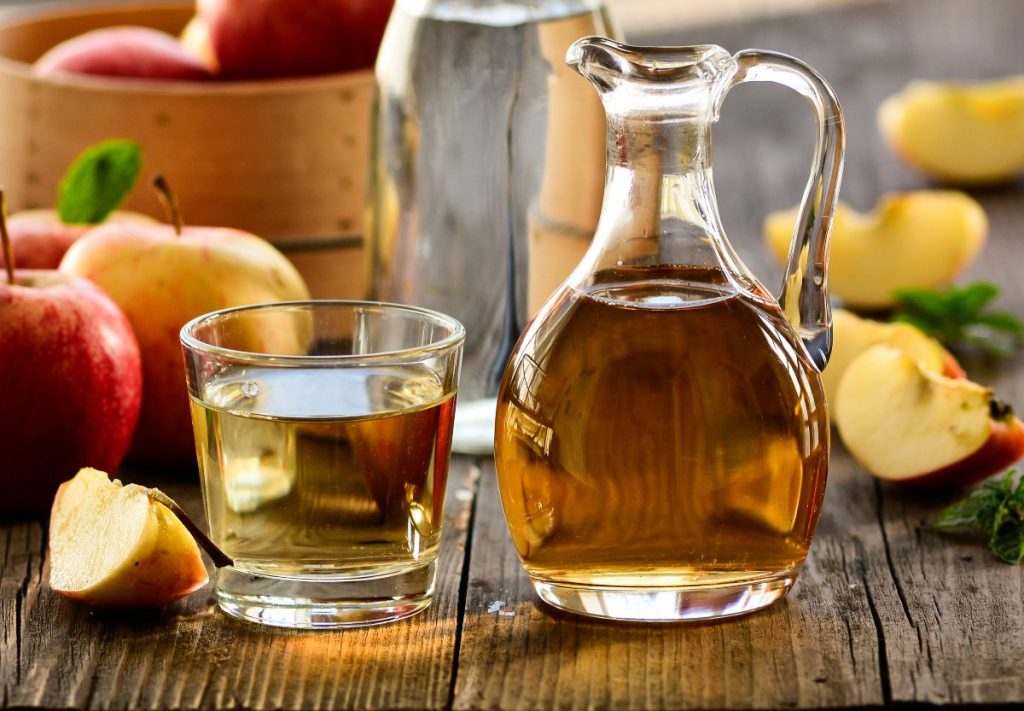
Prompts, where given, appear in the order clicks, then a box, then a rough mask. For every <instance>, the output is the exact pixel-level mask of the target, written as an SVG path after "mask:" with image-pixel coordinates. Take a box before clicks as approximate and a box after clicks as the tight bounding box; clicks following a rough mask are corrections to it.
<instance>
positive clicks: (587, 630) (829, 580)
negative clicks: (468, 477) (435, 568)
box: [454, 467, 898, 709]
mask: <svg viewBox="0 0 1024 711" xmlns="http://www.w3.org/2000/svg"><path fill="white" fill-rule="evenodd" d="M860 476H861V475H860V474H859V473H855V472H840V476H838V477H836V478H835V479H836V480H833V481H832V482H831V483H830V488H829V492H828V497H829V502H828V505H827V507H826V509H825V511H826V513H825V515H824V518H823V521H822V524H821V527H820V529H819V535H818V540H817V541H816V542H815V544H814V554H813V555H812V557H811V559H810V560H809V561H808V563H807V565H806V567H805V569H804V572H803V575H802V577H801V579H800V582H799V583H798V584H797V587H796V589H795V590H794V593H793V594H792V595H791V596H790V598H789V599H788V600H787V601H786V602H784V603H782V604H780V605H777V606H775V607H774V608H772V609H770V610H768V611H767V612H764V613H762V614H758V615H753V616H750V617H747V618H744V619H741V620H737V621H733V622H726V623H719V624H703V625H634V624H612V623H604V622H601V621H594V620H587V619H584V618H575V617H573V616H571V615H566V614H562V613H560V612H556V611H554V610H552V609H551V608H548V607H546V606H544V605H543V604H542V603H541V602H540V601H539V600H538V599H537V598H536V596H535V595H534V593H533V589H532V587H531V586H530V584H529V581H528V579H527V578H526V575H525V573H523V572H522V570H521V568H520V565H519V561H518V559H517V558H516V555H515V551H514V550H513V549H512V546H511V543H510V541H509V537H508V534H507V532H506V531H505V524H504V520H503V518H502V514H501V505H500V501H499V499H498V494H497V487H496V482H495V478H494V472H493V468H492V467H487V468H485V470H484V473H483V475H482V477H481V486H480V493H479V496H478V501H477V516H476V521H477V523H476V526H475V527H474V532H473V544H472V560H471V565H470V576H469V586H468V589H467V599H466V613H465V614H466V617H465V622H464V625H463V637H462V645H461V650H460V654H459V675H458V679H457V681H456V695H455V703H454V707H455V708H457V709H478V708H503V709H504V708H508V709H529V708H559V709H563V708H564V709H570V708H620V707H624V706H628V707H630V708H650V709H676V708H743V709H747V708H776V707H779V706H787V707H788V706H800V707H808V708H813V707H826V706H832V707H847V706H870V705H880V704H881V703H882V702H883V693H882V683H881V677H880V669H879V665H878V661H879V660H878V655H877V651H876V650H877V631H876V628H875V625H874V623H873V613H872V609H871V603H870V602H869V600H868V599H867V596H866V593H865V590H866V582H865V577H866V576H869V575H871V571H869V566H868V564H867V561H868V560H869V557H868V556H866V555H862V554H861V552H860V551H861V550H864V549H869V548H877V547H878V546H879V545H880V544H881V540H880V537H879V535H878V528H877V520H876V518H875V511H874V508H873V507H872V506H871V502H870V501H869V502H864V501H862V500H860V497H858V496H857V494H858V493H859V490H860V488H861V486H862V484H863V482H862V481H861V478H860ZM846 502H849V503H850V505H848V506H847V505H845V504H846ZM850 541H854V542H855V543H854V544H852V545H851V543H850ZM882 572H883V573H884V574H885V575H886V576H887V575H888V573H887V571H884V570H883V571H882ZM896 604H898V602H897V603H896Z"/></svg>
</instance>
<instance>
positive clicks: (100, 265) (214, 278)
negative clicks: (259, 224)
mask: <svg viewBox="0 0 1024 711" xmlns="http://www.w3.org/2000/svg"><path fill="white" fill-rule="evenodd" d="M168 202H174V201H173V197H168ZM175 204H176V203H175ZM173 221H174V222H175V225H174V226H171V225H162V224H152V225H145V224H132V225H129V224H106V225H100V226H99V227H97V228H96V229H94V230H92V231H90V232H89V233H88V234H87V235H86V236H85V237H83V238H82V239H80V240H79V241H78V242H76V243H75V244H74V245H72V247H71V249H70V250H68V253H67V254H66V255H65V256H64V261H62V262H61V265H60V269H61V271H62V272H66V273H68V274H75V275H77V276H81V277H85V278H87V279H89V280H90V281H92V282H94V283H96V284H98V285H99V286H100V287H101V288H102V289H103V290H104V291H105V292H106V293H107V294H109V295H110V297H111V298H112V299H113V300H114V302H115V303H116V304H118V306H120V307H121V309H123V310H124V313H125V314H126V315H127V316H128V320H129V321H130V322H131V325H132V328H133V329H134V331H135V335H136V338H138V342H139V349H140V351H141V352H142V369H143V382H144V388H143V401H142V412H141V414H140V416H139V425H138V427H137V428H136V433H135V439H134V441H133V443H132V448H131V457H132V459H135V460H138V461H143V462H147V463H150V464H157V465H161V466H169V467H183V466H188V467H189V469H190V470H191V469H194V467H195V463H196V459H195V441H194V439H193V435H192V418H191V415H190V412H189V406H188V402H189V400H188V389H187V387H186V384H185V367H184V362H183V359H182V354H181V344H180V340H179V333H180V331H181V329H182V327H183V326H184V325H185V324H186V323H187V322H188V321H190V320H192V319H193V318H195V317H196V316H201V315H202V314H205V313H208V312H210V311H216V310H218V309H224V308H228V307H231V306H246V305H248V304H258V303H265V302H270V301H294V300H301V299H308V298H309V290H308V289H307V288H306V284H305V282H304V281H303V280H302V277H301V276H300V275H299V273H298V271H297V270H296V269H295V267H294V266H292V263H291V262H289V261H288V258H287V257H285V256H284V255H283V254H281V253H280V252H278V251H277V250H276V249H274V247H273V246H271V245H270V243H269V242H266V241H264V240H262V239H260V238H259V237H257V236H256V235H252V234H249V233H248V232H242V231H240V230H233V229H227V228H218V227H183V226H182V225H181V224H180V221H181V218H180V214H178V213H177V212H175V214H174V217H173Z"/></svg>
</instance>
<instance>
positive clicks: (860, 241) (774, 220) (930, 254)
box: [764, 190, 988, 309]
mask: <svg viewBox="0 0 1024 711" xmlns="http://www.w3.org/2000/svg"><path fill="white" fill-rule="evenodd" d="M796 219H797V211H796V210H787V211H784V212H776V213H773V214H771V215H769V216H768V218H767V219H766V220H765V224H764V232H765V238H766V240H767V241H768V245H769V246H770V247H771V249H772V251H773V252H774V253H775V256H776V257H778V259H779V261H780V262H782V263H785V261H786V259H787V258H788V255H789V243H790V239H791V237H792V235H793V225H794V224H795V222H796ZM987 234H988V220H987V218H986V217H985V211H984V210H983V209H982V207H981V205H979V204H978V203H977V201H975V200H974V199H973V198H971V197H970V196H968V195H965V194H964V193H961V192H956V191H945V190H925V191H918V192H911V193H902V194H892V195H888V196H886V197H884V198H883V199H882V200H881V201H880V202H879V204H878V206H877V207H876V208H875V210H874V212H872V213H871V214H868V215H862V214H859V213H857V212H855V211H854V210H852V209H850V208H849V207H847V206H846V205H843V204H840V205H839V206H838V207H837V208H836V215H835V222H834V223H833V228H832V255H831V258H830V265H831V271H830V275H829V287H830V288H831V289H832V292H833V293H834V294H835V295H836V296H838V297H839V298H841V299H842V300H843V301H844V302H845V303H846V304H847V305H848V306H851V307H861V308H867V309H881V308H888V307H890V306H893V305H894V303H895V300H894V299H893V292H894V291H895V290H897V289H902V288H907V287H921V288H925V289H935V288H940V287H943V286H946V285H947V284H949V283H950V282H952V281H953V278H954V277H956V276H957V274H959V273H960V272H962V271H963V270H964V269H965V268H966V267H967V266H968V265H969V264H970V263H971V261H973V260H974V258H975V257H976V256H977V254H978V252H979V251H980V250H981V247H982V245H984V243H985V238H986V236H987Z"/></svg>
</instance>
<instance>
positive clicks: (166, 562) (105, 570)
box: [50, 468, 230, 608]
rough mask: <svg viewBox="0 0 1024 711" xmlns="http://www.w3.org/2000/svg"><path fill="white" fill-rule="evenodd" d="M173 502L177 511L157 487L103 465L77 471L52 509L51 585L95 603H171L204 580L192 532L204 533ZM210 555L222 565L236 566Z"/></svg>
mask: <svg viewBox="0 0 1024 711" xmlns="http://www.w3.org/2000/svg"><path fill="white" fill-rule="evenodd" d="M161 502H164V503H161ZM168 506H170V507H171V508H175V509H177V505H176V504H174V502H173V501H171V500H170V499H168V498H167V497H166V495H164V494H162V493H161V492H158V491H156V490H153V489H146V488H145V487H142V486H138V485H136V484H129V485H127V486H123V485H122V484H121V482H120V481H117V480H115V481H111V480H110V478H109V477H108V476H107V475H106V474H104V473H103V472H101V471H99V470H97V469H88V468H86V469H82V470H81V471H79V472H78V474H76V475H75V477H74V478H73V479H71V480H70V481H66V482H64V483H63V484H62V485H61V486H60V489H58V491H57V496H56V498H55V499H54V502H53V509H52V511H51V513H50V587H51V589H53V590H54V591H55V592H57V593H59V594H61V595H64V596H66V597H69V598H72V599H75V600H79V601H81V602H84V603H86V604H88V605H93V606H96V607H112V608H113V607H117V608H135V607H152V606H157V605H165V604H167V603H170V602H173V601H175V600H177V599H179V598H182V597H185V596H186V595H189V594H190V593H192V592H195V591H196V590H198V589H199V588H201V587H203V586H204V585H206V583H207V581H208V576H207V573H206V566H205V565H204V564H203V560H202V556H201V555H200V552H199V547H198V545H197V544H196V540H195V538H193V536H192V533H190V530H192V531H194V532H197V533H198V531H197V530H196V529H195V528H194V526H195V524H192V523H191V522H190V521H187V517H186V518H185V519H181V518H179V517H181V516H183V515H184V514H183V513H182V512H180V509H178V510H177V511H175V512H172V511H171V508H168ZM200 536H201V540H203V541H204V545H209V546H212V545H213V544H212V543H209V541H208V540H207V539H206V538H205V536H202V535H201V533H200ZM212 553H213V555H214V556H216V557H215V562H216V563H217V564H218V565H224V564H230V560H229V559H227V558H226V556H224V555H223V553H220V552H219V551H216V549H215V548H214V549H213V550H212Z"/></svg>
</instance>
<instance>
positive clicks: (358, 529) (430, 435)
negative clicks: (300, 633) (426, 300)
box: [181, 301, 465, 628]
mask: <svg viewBox="0 0 1024 711" xmlns="http://www.w3.org/2000/svg"><path fill="white" fill-rule="evenodd" d="M181 333H182V335H181V341H182V346H183V348H184V351H185V366H186V368H185V372H186V378H187V380H188V390H189V397H190V400H191V408H192V425H193V430H194V432H195V440H196V454H197V458H198V461H199V473H200V478H201V481H202V488H203V503H204V504H205V508H206V520H207V523H208V524H209V531H210V538H211V539H212V540H213V541H214V542H215V543H216V544H217V545H218V546H219V547H220V548H221V550H223V551H224V552H225V553H226V554H227V555H228V556H229V557H230V558H231V559H232V561H233V563H232V564H231V565H230V566H226V567H222V568H219V569H218V570H217V577H216V584H217V602H218V604H219V606H220V608H221V609H222V610H223V611H224V612H226V613H228V614H229V615H232V616H235V617H240V618H242V619H246V620H250V621H252V622H259V623H262V624H268V625H276V626H280V627H299V628H339V627H357V626H364V625H373V624H381V623H384V622H391V621H393V620H398V619H402V618H404V617H409V616H410V615H414V614H416V613H417V612H419V611H421V610H423V609H425V608H426V607H427V606H428V605H429V604H430V603H431V601H432V600H433V594H434V580H435V577H436V574H437V557H438V551H439V548H440V545H441V525H442V519H443V509H444V497H445V488H446V483H447V478H448V462H449V456H450V453H451V441H452V424H453V420H454V414H455V397H456V393H457V392H458V382H459V369H460V366H461V362H462V343H463V340H464V338H465V331H464V329H463V328H462V325H461V324H459V323H458V322H457V321H455V320H454V319H452V318H450V317H448V316H445V315H443V314H439V313H437V312H434V311H428V310H426V309H418V308H415V307H412V306H401V305H398V304H381V303H376V302H369V301H305V302H285V303H279V304H263V305H256V306H246V307H241V308H237V309H227V310H224V311H216V312H214V313H212V314H207V315H205V316H200V317H199V318H197V319H195V320H193V321H192V322H190V323H188V324H186V326H185V328H184V329H182V332H181Z"/></svg>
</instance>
